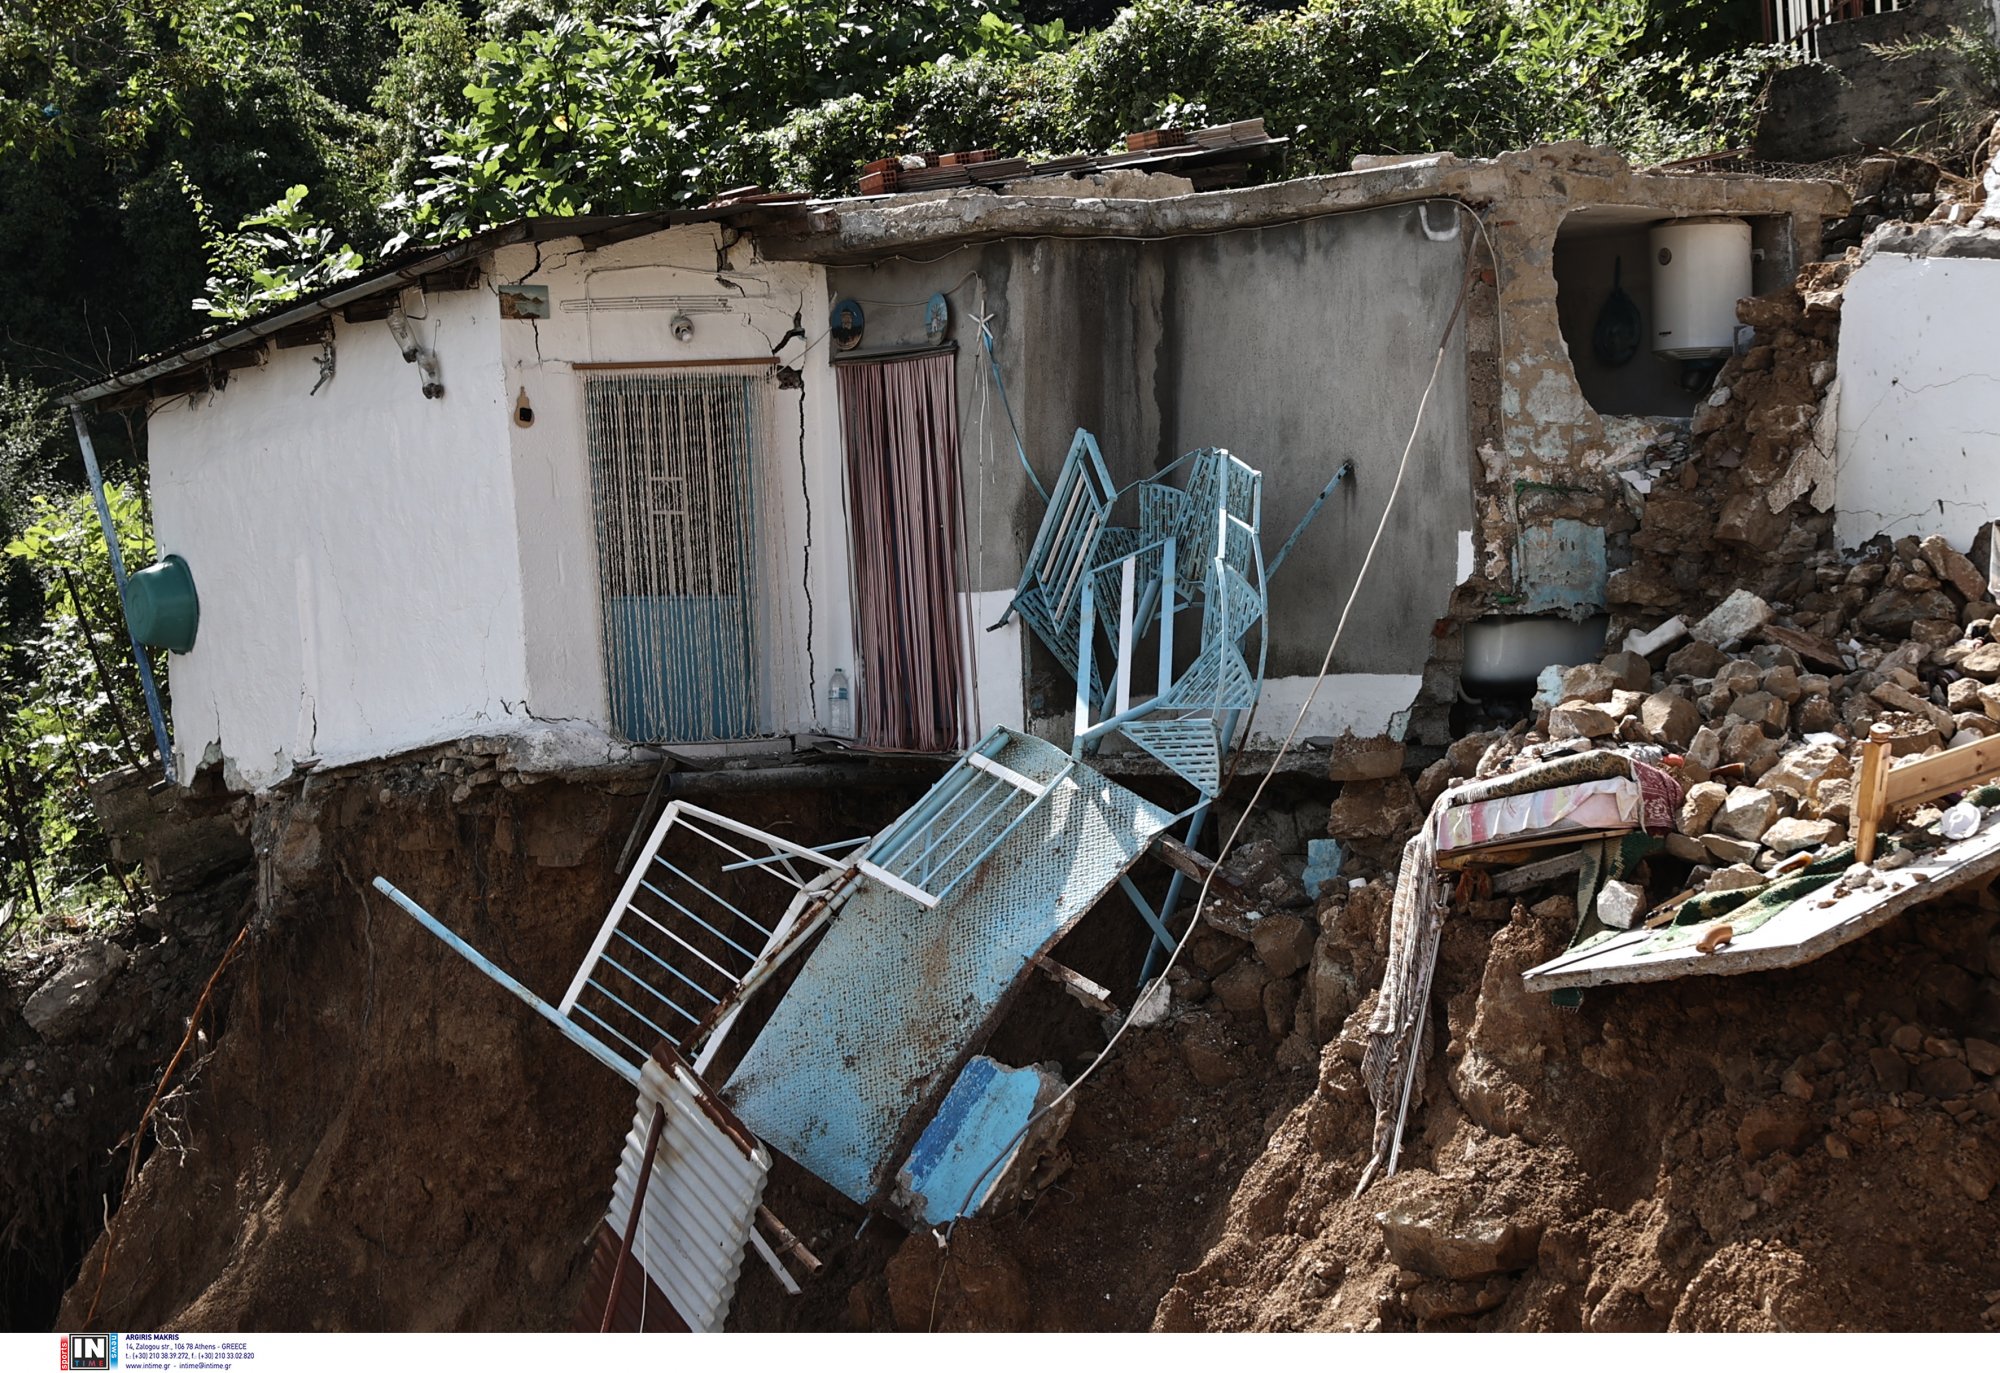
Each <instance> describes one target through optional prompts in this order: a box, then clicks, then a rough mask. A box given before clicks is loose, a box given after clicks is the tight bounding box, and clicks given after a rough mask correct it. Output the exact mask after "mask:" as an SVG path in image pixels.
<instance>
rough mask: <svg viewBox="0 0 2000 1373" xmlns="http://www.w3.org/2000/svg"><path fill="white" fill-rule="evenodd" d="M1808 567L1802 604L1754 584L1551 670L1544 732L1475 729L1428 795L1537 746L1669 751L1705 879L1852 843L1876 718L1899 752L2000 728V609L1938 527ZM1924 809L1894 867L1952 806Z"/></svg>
mask: <svg viewBox="0 0 2000 1373" xmlns="http://www.w3.org/2000/svg"><path fill="white" fill-rule="evenodd" d="M1982 542H1990V538H1988V537H1986V536H1982ZM1974 552H1975V553H1977V554H1979V555H1980V557H1981V558H1982V559H1983V557H1984V556H1985V549H1983V548H1975V550H1974ZM1802 576H1803V578H1804V579H1805V581H1806V582H1807V583H1808V584H1810V585H1811V586H1812V587H1813V588H1814V589H1813V590H1811V591H1809V592H1807V593H1806V594H1805V595H1803V596H1801V597H1800V598H1799V599H1798V601H1797V602H1796V603H1783V602H1780V603H1776V604H1773V603H1771V602H1767V601H1765V600H1764V599H1763V598H1762V597H1759V596H1757V595H1756V594H1755V593H1752V592H1748V591H1743V590H1738V591H1736V592H1734V593H1732V594H1731V595H1730V596H1729V597H1727V598H1726V599H1725V600H1723V601H1722V602H1721V604H1719V605H1718V606H1716V607H1715V608H1714V609H1713V610H1712V611H1711V612H1710V613H1709V614H1708V615H1707V616H1705V617H1703V618H1701V619H1699V620H1697V621H1696V622H1695V623H1694V624H1693V625H1692V626H1688V627H1687V628H1686V630H1685V637H1680V636H1679V635H1676V636H1675V642H1673V643H1671V644H1669V645H1662V646H1661V647H1658V648H1656V649H1654V651H1653V653H1652V654H1651V655H1650V656H1642V655H1641V654H1638V653H1634V652H1629V651H1621V652H1617V653H1613V654H1611V655H1609V656H1607V657H1606V658H1605V659H1604V660H1603V661H1601V662H1597V663H1587V664H1584V665H1582V666H1579V667H1572V668H1567V669H1560V670H1552V671H1551V672H1550V673H1549V674H1546V676H1547V677H1548V678H1549V679H1550V685H1551V686H1552V688H1553V689H1552V690H1551V691H1549V692H1548V694H1547V695H1546V696H1545V697H1544V698H1542V701H1541V703H1542V704H1545V707H1546V708H1545V709H1543V710H1542V712H1541V713H1540V715H1539V716H1538V717H1537V719H1536V720H1535V722H1534V725H1533V728H1532V729H1530V728H1529V726H1528V722H1525V721H1524V722H1522V723H1521V724H1520V725H1517V726H1516V727H1515V729H1514V730H1513V731H1512V732H1493V733H1488V734H1484V735H1474V736H1469V737H1468V738H1467V739H1462V740H1460V741H1459V742H1458V743H1457V744H1455V745H1454V746H1453V747H1452V748H1451V749H1450V750H1449V751H1448V752H1447V754H1446V756H1445V758H1444V759H1442V760H1440V761H1439V762H1438V763H1436V764H1433V765H1432V766H1431V768H1429V769H1428V770H1426V771H1425V773H1424V774H1423V775H1422V777H1421V778H1420V779H1419V781H1418V784H1417V788H1416V793H1417V797H1418V799H1419V800H1421V801H1423V802H1424V803H1426V804H1428V802H1429V800H1430V799H1432V798H1434V797H1435V796H1436V795H1437V794H1438V793H1439V792H1441V791H1442V790H1443V789H1444V787H1445V786H1446V785H1448V784H1449V783H1450V782H1451V781H1453V780H1456V779H1458V778H1461V777H1469V776H1482V777H1483V776H1491V775H1493V774H1494V773H1497V772H1500V771H1503V770H1505V769H1506V767H1507V766H1508V765H1509V763H1510V762H1511V761H1512V760H1513V759H1514V758H1516V757H1517V756H1519V755H1521V754H1522V753H1523V751H1524V750H1530V749H1532V750H1533V751H1534V752H1535V753H1536V754H1537V755H1538V756H1543V757H1546V756H1548V754H1549V753H1550V752H1551V751H1552V750H1553V751H1560V750H1561V749H1562V748H1563V747H1568V748H1574V749H1576V750H1578V751H1581V750H1583V749H1586V748H1592V747H1598V746H1601V745H1603V744H1606V743H1628V744H1650V745H1655V746H1658V747H1659V748H1660V749H1661V750H1662V751H1663V752H1664V753H1665V755H1666V756H1667V759H1668V762H1669V764H1670V766H1671V767H1672V770H1673V771H1674V772H1675V774H1676V775H1677V777H1678V778H1679V780H1680V781H1681V783H1682V785H1683V788H1684V800H1683V802H1682V805H1681V810H1680V816H1679V827H1680V833H1678V834H1675V835H1670V836H1668V839H1667V843H1668V850H1669V852H1670V853H1671V854H1672V855H1673V856H1674V857H1676V858H1681V859H1685V860H1686V861H1687V862H1689V863H1691V864H1694V865H1696V866H1695V869H1694V871H1693V874H1692V883H1693V885H1694V886H1695V887H1696V888H1697V889H1700V888H1702V887H1705V886H1707V885H1709V884H1711V883H1712V882H1714V881H1716V880H1722V881H1724V882H1726V883H1730V884H1735V885H1745V884H1754V883H1755V882H1758V881H1761V880H1762V874H1764V873H1768V872H1769V871H1770V870H1771V869H1772V868H1774V867H1775V866H1777V865H1778V864H1779V863H1780V862H1781V861H1783V860H1784V859H1786V858H1788V857H1790V856H1791V855H1793V854H1797V853H1804V852H1811V851H1818V850H1823V849H1827V848H1830V847H1836V846H1838V845H1840V844H1842V843H1844V842H1846V841H1847V839H1848V838H1849V830H1850V828H1851V824H1850V822H1851V821H1852V819H1853V807H1852V802H1853V796H1854V779H1855V777H1856V775H1857V774H1858V771H1859V768H1860V746H1861V743H1862V741H1864V740H1865V739H1866V738H1867V737H1868V734H1869V730H1870V727H1871V726H1873V725H1876V724H1883V725H1887V726H1888V727H1889V728H1890V730H1891V731H1892V732H1893V740H1892V746H1891V751H1892V754H1893V755H1894V756H1895V757H1896V758H1899V759H1900V758H1904V757H1911V756H1917V755H1922V754H1927V753H1933V752H1936V751H1938V750H1940V749H1943V748H1948V747H1956V746H1959V745H1963V744H1966V743H1970V742H1973V741H1976V740H1978V739H1982V738H1985V737H1987V736H1989V735H1992V734H1995V733H2000V643H1996V642H1995V619H1996V617H2000V605H1996V604H1995V601H1994V599H1993V597H1994V590H1993V588H1992V587H1991V586H1990V585H1989V584H1988V581H1987V578H1986V575H1985V574H1984V573H1982V572H1980V571H1979V570H1978V568H1977V567H1976V566H1975V563H1974V560H1973V559H1971V558H1968V557H1967V556H1966V555H1965V554H1963V553H1961V552H1959V551H1958V550H1957V549H1954V548H1952V547H1951V545H1950V544H1949V543H1947V542H1946V541H1945V540H1944V539H1942V538H1940V537H1937V536H1935V535H1933V536H1931V537H1928V538H1925V539H1921V540H1919V539H1916V538H1903V539H1900V540H1897V541H1895V542H1894V543H1891V542H1889V541H1888V540H1886V539H1878V540H1876V541H1875V542H1874V543H1873V544H1871V545H1870V546H1869V547H1868V548H1867V549H1865V550H1863V552H1862V553H1861V554H1859V555H1858V556H1855V557H1852V558H1842V557H1839V556H1837V555H1834V554H1831V553H1820V554H1816V555H1814V556H1813V557H1812V558H1811V559H1809V560H1808V561H1807V564H1806V567H1805V568H1804V570H1803V573H1802ZM1654 637H1655V638H1657V637H1659V636H1658V635H1655V636H1654ZM1908 819H1909V821H1910V823H1909V825H1908V826H1906V828H1905V830H1904V831H1903V835H1904V846H1903V847H1894V846H1892V848H1891V850H1890V851H1889V852H1888V853H1886V854H1885V855H1884V856H1883V857H1882V858H1881V859H1880V860H1879V863H1880V865H1881V866H1888V867H1894V866H1897V865H1899V864H1900V863H1903V862H1907V861H1909V857H1910V856H1911V850H1910V848H1909V847H1907V845H1908V844H1910V843H1919V842H1921V841H1918V840H1916V838H1915V835H1916V834H1917V833H1918V832H1919V831H1921V830H1925V829H1927V828H1928V827H1929V826H1931V825H1934V824H1936V823H1937V821H1938V819H1939V817H1938V815H1937V814H1936V813H1935V812H1934V811H1926V810H1920V811H1918V812H1917V813H1916V814H1915V815H1914V816H1912V817H1908ZM1725 874H1726V875H1725Z"/></svg>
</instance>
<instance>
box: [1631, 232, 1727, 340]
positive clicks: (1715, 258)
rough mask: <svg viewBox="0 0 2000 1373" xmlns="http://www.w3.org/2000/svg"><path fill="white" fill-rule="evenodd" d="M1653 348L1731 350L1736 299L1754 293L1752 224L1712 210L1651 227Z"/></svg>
mask: <svg viewBox="0 0 2000 1373" xmlns="http://www.w3.org/2000/svg"><path fill="white" fill-rule="evenodd" d="M1648 247H1649V248H1650V249H1651V252H1652V259H1653V261H1652V267H1653V351H1654V352H1655V353H1657V354H1659V356H1661V357H1663V358H1678V359H1682V360H1688V359H1699V358H1720V357H1727V356H1729V352H1730V350H1731V348H1732V347H1733V346H1734V345H1735V342H1736V302H1737V301H1738V300H1741V299H1742V298H1743V297H1744V296H1747V295H1750V294H1751V293H1752V287H1751V284H1750V226H1749V225H1748V224H1747V223H1745V222H1744V221H1743V220H1740V219H1728V218H1723V217H1720V216H1711V217H1707V218H1701V219H1676V220H1672V221H1670V222H1669V223H1666V224H1659V225H1655V226H1654V227H1653V231H1652V234H1651V235H1650V241H1649V243H1648Z"/></svg>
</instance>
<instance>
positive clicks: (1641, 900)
mask: <svg viewBox="0 0 2000 1373" xmlns="http://www.w3.org/2000/svg"><path fill="white" fill-rule="evenodd" d="M1645 914H1646V889H1645V888H1644V887H1642V886H1640V885H1638V884H1637V883H1636V882H1615V881H1614V882H1606V883H1605V884H1604V887H1603V890H1601V891H1599V892H1598V893H1597V918H1598V919H1599V920H1601V921H1602V922H1604V924H1606V925H1608V926H1609V927H1611V928H1612V929H1614V930H1629V929H1631V928H1633V927H1634V926H1636V925H1637V924H1638V923H1639V922H1640V920H1641V919H1643V918H1644V916H1645Z"/></svg>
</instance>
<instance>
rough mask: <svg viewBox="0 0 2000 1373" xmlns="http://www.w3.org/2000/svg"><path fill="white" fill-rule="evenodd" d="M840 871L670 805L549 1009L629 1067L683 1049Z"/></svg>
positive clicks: (815, 908)
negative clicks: (661, 1047)
mask: <svg viewBox="0 0 2000 1373" xmlns="http://www.w3.org/2000/svg"><path fill="white" fill-rule="evenodd" d="M856 842H859V841H848V842H847V843H846V844H837V845H830V846H828V847H829V848H830V849H840V848H844V847H851V846H852V845H853V844H854V843H856ZM844 872H845V864H844V863H843V862H842V861H841V860H839V859H836V858H834V857H832V856H830V855H829V853H827V852H822V851H819V850H814V849H809V848H806V847H804V846H802V845H798V844H793V843H791V842H790V841H789V840H785V839H781V838H779V837H778V836H776V835H773V834H769V833H766V832H764V831H762V830H758V829H754V828H752V827H751V826H748V825H744V824H740V823H739V822H737V821H734V820H731V819H729V818H728V817H726V816H723V815H719V814H717V813H716V812H714V811H710V810H703V809H702V808H700V807H699V806H691V805H689V804H687V803H686V802H685V801H675V802H673V803H671V804H670V805H669V806H668V807H667V808H666V810H665V811H664V812H663V813H662V814H661V816H660V819H659V822H658V823H657V824H655V825H654V827H653V833H652V835H651V837H650V839H649V841H648V842H647V845H646V847H645V848H644V849H643V850H642V851H641V852H640V853H639V855H638V857H637V858H636V859H635V860H634V861H633V864H632V871H631V872H630V873H629V874H628V875H627V876H626V879H625V886H624V889H623V890H622V891H620V892H619V895H618V899H617V900H616V901H615V902H613V903H612V906H611V910H610V913H609V914H607V915H606V916H605V918H604V923H603V924H602V925H601V926H600V927H599V928H598V932H597V938H596V939H595V941H593V943H592V945H591V948H590V952H589V953H588V954H586V955H585V956H584V959H583V963H582V964H581V966H579V967H578V968H577V970H576V976H575V978H574V979H573V980H572V981H571V982H570V986H569V991H568V993H567V994H566V995H565V996H564V997H563V1000H562V1004H561V1006H560V1007H558V1010H559V1011H560V1013H561V1014H562V1015H564V1016H566V1017H568V1018H569V1020H570V1021H571V1022H572V1023H573V1024H575V1025H576V1026H577V1027H578V1028H580V1029H582V1030H584V1031H586V1032H587V1033H589V1034H591V1035H592V1036H594V1037H596V1038H597V1039H598V1040H599V1041H600V1042H602V1043H603V1044H604V1045H605V1046H606V1047H607V1048H609V1049H610V1051H611V1052H612V1053H613V1054H615V1055H617V1056H618V1057H619V1058H621V1059H623V1060H625V1061H626V1062H627V1063H630V1064H631V1065H633V1067H634V1068H635V1069H637V1068H638V1067H640V1066H641V1065H643V1064H644V1063H645V1062H646V1060H647V1057H648V1055H649V1054H650V1053H651V1052H652V1049H653V1046H654V1045H656V1044H658V1043H659V1042H660V1041H662V1040H664V1041H666V1042H667V1043H668V1044H671V1045H672V1046H673V1047H674V1048H676V1049H679V1050H682V1051H688V1050H690V1049H692V1047H693V1046H694V1045H695V1044H696V1043H697V1042H698V1041H700V1040H701V1039H702V1038H703V1037H704V1036H706V1035H708V1034H709V1032H710V1031H711V1030H714V1029H716V1028H717V1027H718V1026H721V1025H724V1024H726V1023H727V1021H728V1019H729V1017H731V1016H732V1015H733V1008H734V1007H735V1006H737V1005H740V1004H741V1000H742V993H743V988H744V987H745V986H746V985H750V984H752V983H753V982H754V981H755V980H756V979H758V978H760V977H761V976H763V975H764V973H765V972H766V971H767V970H768V968H769V966H770V964H771V962H772V959H773V957H774V956H775V955H776V953H777V952H778V950H779V948H780V946H781V945H785V944H787V943H788V941H792V938H793V936H794V935H795V933H796V932H797V931H798V930H799V927H800V926H801V924H802V923H803V922H806V921H809V920H816V919H818V918H819V917H820V916H822V915H823V914H824V913H825V911H826V909H827V908H828V907H830V906H832V905H834V904H836V903H837V902H838V900H839V896H840V894H839V891H838V885H839V880H840V878H841V877H842V875H843V874H844ZM737 874H741V876H737ZM781 902H782V903H783V904H780V903H781Z"/></svg>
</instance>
